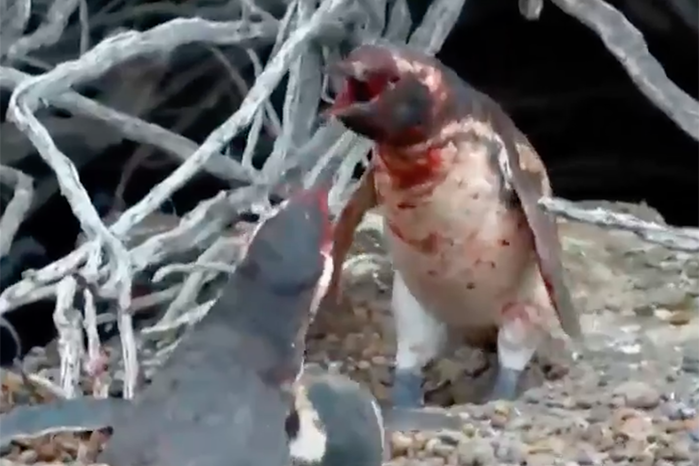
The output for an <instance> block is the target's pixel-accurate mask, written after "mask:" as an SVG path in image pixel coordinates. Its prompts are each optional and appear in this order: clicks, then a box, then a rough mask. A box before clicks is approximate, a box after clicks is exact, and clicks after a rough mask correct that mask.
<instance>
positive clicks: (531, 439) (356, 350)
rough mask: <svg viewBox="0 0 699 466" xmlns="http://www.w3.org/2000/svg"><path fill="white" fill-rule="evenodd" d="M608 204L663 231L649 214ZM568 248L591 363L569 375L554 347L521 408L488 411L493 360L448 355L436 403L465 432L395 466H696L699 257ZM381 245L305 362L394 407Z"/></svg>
mask: <svg viewBox="0 0 699 466" xmlns="http://www.w3.org/2000/svg"><path fill="white" fill-rule="evenodd" d="M597 204H599V203H597ZM603 204H604V205H605V207H610V206H611V207H614V208H615V209H616V210H620V211H630V212H631V213H633V214H635V215H638V216H641V217H643V218H646V219H648V220H654V221H662V219H661V218H660V217H659V216H658V214H657V213H655V212H653V211H652V210H651V209H649V208H647V207H644V206H629V205H622V204H611V203H603ZM368 223H369V224H372V223H373V224H375V220H374V221H372V220H370V221H369V222H368ZM562 235H563V242H564V250H565V258H564V262H565V266H566V269H567V270H568V279H569V283H570V285H571V288H572V291H573V295H574V299H575V302H576V305H577V307H578V309H579V310H580V312H581V313H582V316H583V317H582V322H583V326H584V329H585V333H586V341H587V345H588V351H587V352H586V353H585V355H584V357H582V358H581V359H579V360H577V361H576V362H573V359H572V357H570V356H569V355H570V351H567V347H566V346H565V345H564V346H562V345H561V342H560V340H553V339H552V341H551V342H549V344H548V345H546V347H545V348H544V349H543V350H542V351H541V352H540V354H539V355H538V358H537V359H538V360H537V361H536V364H533V365H532V366H533V367H531V368H530V370H529V372H528V374H527V377H526V381H525V384H524V385H525V386H524V387H523V389H522V392H523V393H522V395H521V397H520V399H519V400H518V401H516V402H514V403H504V402H495V403H488V404H481V403H480V401H481V400H482V399H483V397H484V395H485V394H486V393H487V392H488V389H489V388H490V385H491V383H492V376H493V375H494V370H493V367H494V364H495V359H494V357H493V356H492V355H485V354H482V353H481V352H480V351H476V350H471V349H469V348H461V349H458V350H457V351H456V352H455V354H453V355H447V357H446V358H444V359H442V360H440V361H438V362H436V363H435V364H434V365H433V366H432V367H431V368H430V369H428V370H427V371H426V372H427V374H426V375H427V381H426V389H427V392H428V394H427V401H428V403H429V404H432V405H436V406H442V407H444V408H443V409H446V410H448V411H451V412H458V413H459V414H460V415H461V417H462V418H463V419H464V425H463V429H462V430H461V431H441V432H395V433H393V435H392V449H393V451H392V453H393V455H392V456H393V459H392V460H391V462H389V463H388V464H389V465H396V466H397V465H410V464H416V465H417V464H420V465H425V466H432V465H435V466H437V465H440V466H441V465H452V464H453V465H456V464H458V465H463V466H471V465H472V466H488V465H503V466H504V465H527V466H537V465H541V466H555V465H565V466H575V465H580V466H584V465H635V466H636V465H639V466H640V465H643V466H669V465H677V466H689V465H699V416H698V415H697V406H699V319H698V318H697V315H698V314H699V298H698V297H699V257H696V256H694V257H691V256H690V255H688V254H684V255H682V254H677V253H674V252H672V251H668V250H666V249H664V248H662V247H659V246H653V245H649V244H647V243H644V242H642V241H640V240H638V239H637V238H636V237H635V236H633V235H631V234H626V233H621V232H609V231H605V230H603V229H600V228H598V227H594V226H589V225H581V224H573V223H562ZM377 238H378V235H377V233H376V232H375V231H372V230H371V229H369V230H364V231H362V232H360V233H359V236H358V241H357V242H356V243H357V247H356V251H355V254H357V255H358V257H361V258H364V259H362V260H357V261H356V262H355V264H354V265H353V266H352V267H350V270H349V271H348V275H349V277H348V278H349V282H350V283H349V284H348V286H347V296H348V299H347V300H346V302H345V303H343V305H342V306H340V308H339V309H338V308H335V309H332V310H330V309H325V310H323V311H322V313H321V314H320V315H319V317H318V319H317V321H316V323H315V326H314V329H313V331H314V332H313V334H312V335H311V342H310V345H309V346H310V350H309V352H310V359H311V360H313V361H316V362H321V363H323V362H324V363H328V362H331V363H332V362H334V363H336V364H339V365H340V366H341V367H342V370H343V371H345V372H347V373H349V374H351V375H352V377H354V378H355V379H357V380H361V381H363V382H365V383H367V384H368V385H369V386H370V387H371V388H372V390H373V391H374V393H375V395H376V396H377V397H378V398H379V399H382V400H385V399H386V397H387V394H388V387H389V386H390V380H391V361H392V358H393V352H394V335H393V328H392V323H391V317H390V313H389V308H388V304H389V299H390V294H389V287H390V283H391V275H390V267H389V266H388V264H387V263H386V262H385V261H384V260H382V259H381V256H382V255H383V251H382V248H381V246H380V245H379V241H378V240H377ZM374 254H375V256H374ZM371 257H374V259H375V260H371V259H370V258H371ZM561 348H563V349H566V351H561ZM491 363H492V364H491Z"/></svg>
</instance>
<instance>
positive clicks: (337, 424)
mask: <svg viewBox="0 0 699 466" xmlns="http://www.w3.org/2000/svg"><path fill="white" fill-rule="evenodd" d="M286 427H287V435H288V436H289V450H290V453H291V458H292V464H293V465H294V466H381V464H382V462H383V461H384V459H385V458H384V457H385V450H386V448H385V433H384V426H383V418H382V416H381V410H380V408H379V406H378V403H377V401H376V399H375V398H374V397H373V395H372V394H371V393H370V392H369V390H367V389H366V388H364V387H362V386H361V385H360V384H358V383H357V382H355V381H353V380H352V379H350V378H349V377H346V376H344V375H342V374H333V373H313V371H308V370H304V374H303V375H302V376H301V378H300V379H299V383H298V385H297V388H296V390H295V400H294V409H293V410H292V412H291V413H290V415H289V417H288V418H287V425H286Z"/></svg>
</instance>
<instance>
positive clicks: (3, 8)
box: [0, 0, 32, 57]
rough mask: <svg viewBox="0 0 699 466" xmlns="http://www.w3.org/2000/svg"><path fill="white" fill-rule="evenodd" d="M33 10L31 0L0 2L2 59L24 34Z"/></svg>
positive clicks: (0, 51)
mask: <svg viewBox="0 0 699 466" xmlns="http://www.w3.org/2000/svg"><path fill="white" fill-rule="evenodd" d="M8 3H10V4H9V5H8ZM31 9H32V2H31V0H7V1H2V2H0V39H1V40H0V57H2V56H3V55H4V54H5V52H4V51H5V50H7V49H8V47H9V46H10V45H11V44H13V43H14V42H15V40H16V39H17V38H18V37H20V36H21V35H22V33H23V32H24V29H25V28H26V27H27V23H28V22H29V17H30V16H31Z"/></svg>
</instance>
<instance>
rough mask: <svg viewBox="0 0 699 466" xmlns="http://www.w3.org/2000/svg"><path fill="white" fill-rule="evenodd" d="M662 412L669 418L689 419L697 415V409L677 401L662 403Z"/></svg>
mask: <svg viewBox="0 0 699 466" xmlns="http://www.w3.org/2000/svg"><path fill="white" fill-rule="evenodd" d="M662 412H663V413H664V414H665V415H666V416H667V417H668V418H669V419H671V420H673V421H674V420H685V419H691V418H693V417H695V416H696V415H697V410H696V409H694V408H692V407H690V406H687V405H686V404H684V403H682V402H679V401H673V400H671V401H668V402H666V403H663V406H662Z"/></svg>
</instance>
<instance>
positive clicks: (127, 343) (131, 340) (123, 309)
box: [117, 301, 139, 400]
mask: <svg viewBox="0 0 699 466" xmlns="http://www.w3.org/2000/svg"><path fill="white" fill-rule="evenodd" d="M128 304H129V303H128V302H126V303H123V302H121V301H119V303H118V305H117V306H118V307H117V324H118V327H119V337H120V339H121V357H122V360H123V361H124V399H127V400H130V399H133V397H134V395H135V394H136V385H137V384H138V377H139V366H138V351H137V346H136V337H135V335H134V331H133V318H132V317H131V314H130V313H129V312H128Z"/></svg>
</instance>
